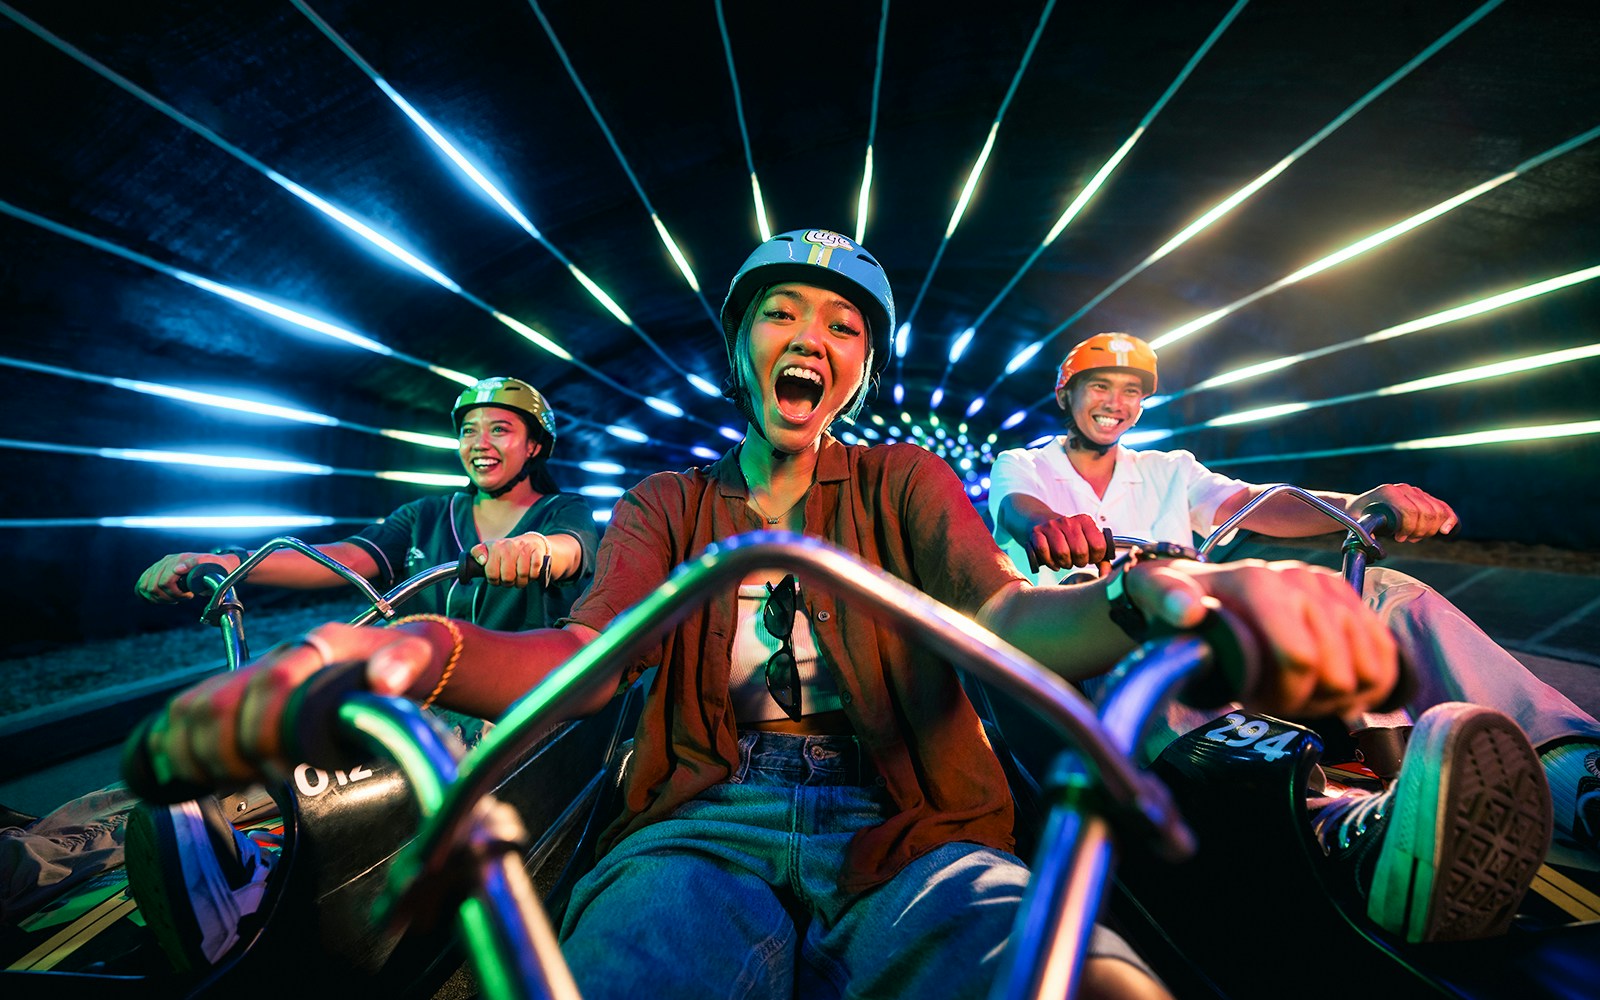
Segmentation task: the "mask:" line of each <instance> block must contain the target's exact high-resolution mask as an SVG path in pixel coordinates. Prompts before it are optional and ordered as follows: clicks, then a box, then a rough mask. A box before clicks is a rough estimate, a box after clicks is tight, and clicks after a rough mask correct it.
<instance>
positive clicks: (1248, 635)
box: [1179, 598, 1264, 708]
mask: <svg viewBox="0 0 1600 1000" xmlns="http://www.w3.org/2000/svg"><path fill="white" fill-rule="evenodd" d="M1207 603H1208V604H1209V605H1210V611H1208V612H1207V614H1206V617H1205V620H1204V621H1202V622H1201V623H1200V626H1199V627H1198V628H1196V629H1194V630H1193V631H1194V634H1195V635H1197V636H1199V637H1200V638H1201V639H1202V640H1204V641H1205V643H1206V645H1207V646H1209V647H1211V669H1209V670H1207V671H1205V672H1204V673H1202V674H1200V675H1199V676H1198V677H1196V678H1194V679H1193V680H1191V681H1190V682H1189V683H1188V684H1187V685H1186V686H1185V687H1184V689H1183V692H1182V693H1181V694H1180V695H1179V699H1180V700H1181V701H1183V703H1184V704H1186V705H1193V706H1195V707H1197V708H1214V707H1215V706H1217V705H1223V704H1226V703H1228V702H1230V701H1244V700H1246V699H1248V698H1249V697H1250V696H1251V695H1252V694H1254V693H1255V692H1256V688H1257V687H1258V686H1259V685H1260V683H1261V664H1262V661H1263V659H1264V653H1263V647H1262V643H1261V639H1260V638H1259V637H1258V636H1257V635H1256V633H1255V632H1254V631H1253V630H1251V628H1250V626H1248V625H1246V624H1245V623H1244V621H1243V619H1241V618H1239V617H1237V616H1236V615H1234V614H1233V613H1232V612H1231V611H1225V610H1223V608H1222V607H1221V606H1220V605H1218V604H1216V603H1214V602H1211V601H1210V599H1209V598H1208V599H1207Z"/></svg>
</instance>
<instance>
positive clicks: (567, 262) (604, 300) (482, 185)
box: [289, 0, 711, 398]
mask: <svg viewBox="0 0 1600 1000" xmlns="http://www.w3.org/2000/svg"><path fill="white" fill-rule="evenodd" d="M289 2H290V3H292V4H294V6H295V9H297V10H299V11H300V13H302V14H304V15H305V17H306V19H307V20H309V21H310V22H311V23H312V25H313V26H315V27H316V29H317V30H318V31H320V32H322V34H323V35H324V36H325V37H326V38H327V39H328V40H329V41H330V42H332V43H333V44H334V46H335V47H336V48H338V49H339V51H340V52H342V53H344V55H345V57H346V58H347V59H349V60H350V61H351V62H352V63H354V64H355V66H356V68H357V69H359V70H361V72H362V73H364V74H365V75H366V76H367V78H368V79H370V80H371V81H372V82H373V84H374V85H375V86H377V87H378V89H379V90H381V91H382V92H383V93H384V95H385V96H387V97H388V98H389V100H390V101H392V102H393V103H394V105H395V106H396V107H398V108H399V109H400V110H401V112H403V113H404V114H405V116H406V117H407V118H409V119H410V120H411V122H412V124H414V125H416V126H417V128H418V129H419V130H420V131H421V132H422V134H423V135H425V136H427V138H428V140H429V141H430V142H432V143H433V144H434V145H435V146H436V147H438V149H439V150H440V151H441V152H443V153H444V154H445V155H446V156H447V157H448V158H449V159H450V161H451V162H453V163H454V164H456V166H457V167H459V168H460V169H461V170H462V172H463V173H465V174H466V175H467V177H468V179H470V180H471V181H472V182H473V183H474V184H475V185H477V187H478V188H479V189H481V190H482V191H483V192H484V193H486V194H488V195H489V197H490V199H491V200H492V201H494V203H495V204H496V205H499V206H500V208H501V209H502V210H503V211H505V213H506V214H507V215H508V216H509V217H510V218H511V219H512V221H514V222H516V223H517V224H518V225H519V226H520V227H522V229H523V231H524V232H526V233H527V234H528V235H529V236H531V237H533V239H534V240H536V241H537V242H538V243H539V245H540V246H542V247H544V248H545V249H546V250H548V251H549V252H550V254H551V255H552V256H554V257H555V258H556V260H558V261H559V262H560V263H561V265H562V266H563V267H565V268H566V269H567V271H568V272H569V273H570V274H571V275H572V276H573V278H574V279H576V280H577V282H578V283H579V284H580V285H582V286H583V288H584V290H585V291H587V292H588V293H589V294H590V295H591V296H592V297H593V298H594V300H595V301H596V302H598V303H600V305H601V306H602V307H603V308H604V309H605V310H606V311H607V312H608V313H610V314H611V315H612V316H614V317H615V318H616V319H617V321H618V322H620V323H622V324H623V325H624V326H626V327H628V328H629V329H630V330H632V331H633V332H634V333H635V334H636V335H638V337H639V338H640V339H641V340H643V341H644V343H645V344H646V345H647V346H648V347H649V348H650V349H651V350H652V351H654V352H655V354H656V356H657V357H659V358H661V360H662V361H663V362H665V363H666V364H667V366H668V367H670V368H672V369H673V370H674V371H676V372H678V373H679V374H681V375H683V376H685V377H686V378H689V381H690V383H691V384H692V385H694V386H695V387H696V388H697V389H699V388H700V381H696V379H695V378H693V377H690V373H689V372H687V371H685V370H684V369H683V368H682V367H681V366H680V365H679V364H678V362H677V360H676V359H675V358H673V357H672V356H671V355H670V354H668V353H667V352H666V351H665V350H664V349H662V347H661V345H660V344H658V343H656V341H655V340H654V339H653V338H652V337H651V336H650V335H649V334H648V333H646V332H645V331H644V329H643V328H641V327H640V326H639V325H638V324H637V323H635V322H634V321H633V320H632V318H630V317H629V316H628V314H627V312H625V311H624V310H623V308H622V307H621V306H620V305H618V304H617V302H616V300H615V299H613V298H612V297H611V296H610V295H608V294H607V293H606V292H605V291H604V290H603V289H602V288H601V287H600V286H599V285H598V284H596V283H595V282H594V280H593V279H591V278H590V277H589V276H588V275H587V274H585V273H584V272H583V270H582V269H581V268H579V267H578V265H576V264H574V263H573V262H572V261H571V259H569V258H568V257H567V255H566V254H564V253H562V252H561V249H560V248H559V247H557V246H556V245H555V244H554V243H552V242H550V240H549V239H547V238H546V237H545V235H544V234H543V233H541V232H540V231H539V230H538V229H537V228H536V227H535V226H534V225H533V223H531V222H529V221H528V218H527V216H526V215H524V214H523V213H522V212H521V211H520V210H518V209H517V208H516V206H515V205H514V204H513V203H512V201H511V199H510V198H508V197H507V196H506V195H505V194H504V193H502V192H501V191H500V190H499V188H497V187H495V185H494V184H493V183H492V182H490V180H489V179H488V178H487V177H485V176H484V174H483V172H482V171H480V170H478V169H477V168H476V167H475V166H473V165H472V164H471V163H470V162H469V161H468V160H467V158H466V157H465V156H464V155H463V154H462V153H461V151H460V150H458V149H456V147H455V145H454V144H453V143H451V142H450V140H448V139H446V138H445V137H444V134H443V133H441V132H440V131H439V130H438V129H437V128H435V127H434V126H433V124H432V123H430V122H429V121H428V120H427V119H426V118H424V117H423V116H422V114H421V112H419V111H417V109H416V108H415V107H414V106H413V105H412V104H411V103H410V102H409V101H407V100H406V99H405V98H404V97H402V96H401V95H400V93H399V91H397V90H395V89H394V87H393V86H391V85H390V84H389V82H388V81H387V80H385V79H384V78H383V76H382V75H380V74H379V73H378V71H377V70H376V69H375V68H374V67H373V66H372V64H371V63H369V62H367V60H366V59H365V58H364V57H363V56H362V55H361V54H360V53H359V52H357V51H356V50H355V47H354V46H352V45H351V44H350V43H349V42H347V41H345V39H344V37H343V36H341V35H340V34H339V33H338V32H337V31H335V30H334V28H333V26H332V25H330V24H329V23H328V22H327V21H325V20H323V19H322V17H321V16H320V15H319V14H317V12H316V11H314V10H312V9H311V7H310V5H309V4H307V3H306V2H305V0H289ZM530 3H531V4H532V6H533V11H534V14H535V16H537V17H538V18H539V20H540V22H541V23H542V24H544V25H545V32H546V34H548V35H549V36H550V41H551V42H552V43H553V44H554V45H555V48H556V52H557V54H558V55H559V56H560V57H561V61H562V63H563V64H565V65H566V67H567V72H568V74H569V75H570V76H571V77H572V81H573V83H574V84H576V85H577V87H578V92H579V93H580V94H581V95H582V97H583V99H584V101H585V103H587V104H588V105H589V110H590V112H591V113H593V114H594V116H595V120H596V121H597V122H599V124H600V128H601V130H602V131H603V132H604V133H605V135H606V139H607V141H609V142H611V148H612V149H613V150H614V151H615V152H616V154H617V157H618V158H619V159H622V166H623V169H624V170H625V171H626V172H627V174H628V176H629V178H630V179H633V171H632V170H631V169H630V168H629V166H628V163H627V161H626V160H625V159H623V158H622V151H621V150H620V149H619V148H618V147H617V145H616V142H615V141H614V140H612V138H611V131H610V129H609V128H607V127H606V124H605V121H604V120H603V119H601V117H600V112H599V111H598V110H597V109H596V108H595V106H594V102H593V101H591V100H590V99H589V92H588V91H587V90H586V89H585V88H584V86H583V84H582V83H581V82H580V81H579V80H578V77H577V73H576V71H574V70H573V68H572V64H571V63H570V62H568V60H567V54H566V50H565V49H563V48H562V47H561V43H560V42H559V41H558V40H557V39H556V37H555V33H554V31H552V30H551V29H550V26H549V23H548V22H547V21H545V18H544V13H543V11H541V10H540V9H539V6H538V4H537V3H533V0H530ZM634 187H635V189H636V190H638V192H639V196H640V198H642V199H644V202H645V207H646V208H647V209H648V210H649V212H650V217H651V218H652V219H653V220H654V221H655V225H656V229H657V231H658V232H659V233H660V235H661V238H662V240H663V241H664V242H665V243H666V245H667V248H668V250H669V251H670V252H671V254H672V257H673V260H674V261H676V262H677V264H678V266H679V268H680V269H681V270H682V271H683V272H684V277H685V278H686V279H687V280H688V282H689V285H690V287H691V288H692V289H694V291H695V293H696V295H697V296H698V297H699V298H700V301H701V304H702V305H705V307H706V310H707V311H708V312H709V311H710V308H711V307H710V305H709V304H707V303H706V302H705V296H703V295H700V294H699V284H698V282H696V281H695V279H694V274H693V272H692V271H690V270H689V264H688V261H687V260H685V259H684V257H683V254H682V252H680V251H679V250H678V248H677V245H676V244H675V243H673V241H672V237H671V236H670V235H669V234H668V233H667V230H666V226H665V225H664V224H662V222H661V220H660V219H659V218H658V217H657V216H656V213H655V210H654V209H653V208H651V207H650V201H649V199H648V198H645V195H644V190H643V188H640V187H639V184H638V181H637V180H636V179H635V180H634ZM462 294H466V293H462ZM469 298H471V296H469ZM472 301H473V302H474V303H475V304H478V305H480V307H482V308H484V309H486V310H488V311H489V312H491V313H492V314H493V315H494V316H495V317H496V318H499V319H502V321H504V320H505V319H506V317H504V316H503V315H502V314H501V313H500V312H498V311H497V310H493V309H491V308H490V307H488V306H487V305H485V304H483V303H481V302H479V301H478V300H477V299H476V298H473V299H472ZM508 325H510V324H508ZM514 328H517V327H514ZM518 332H522V330H521V329H519V331H518ZM535 342H536V343H537V341H535ZM563 360H566V361H572V360H573V359H572V357H571V356H570V355H567V356H566V357H564V358H563ZM574 363H576V362H574ZM579 367H581V368H584V370H585V371H588V372H589V373H590V374H595V372H594V371H593V370H592V369H589V368H588V367H587V366H584V365H581V364H580V365H579ZM701 381H703V380H701ZM610 384H612V385H613V387H616V385H615V383H610ZM623 391H625V392H626V391H627V390H626V389H625V388H624V389H623ZM701 391H704V390H703V389H702V390H701ZM629 394H630V395H634V394H632V393H629ZM636 398H637V397H636Z"/></svg>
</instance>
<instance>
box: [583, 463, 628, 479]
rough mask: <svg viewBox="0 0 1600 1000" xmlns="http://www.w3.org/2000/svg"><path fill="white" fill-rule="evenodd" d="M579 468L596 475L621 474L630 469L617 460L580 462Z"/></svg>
mask: <svg viewBox="0 0 1600 1000" xmlns="http://www.w3.org/2000/svg"><path fill="white" fill-rule="evenodd" d="M578 468H580V469H582V470H583V471H584V472H587V473H590V474H592V475H596V476H620V475H622V474H623V473H624V472H627V471H628V470H627V469H626V468H624V467H623V466H621V465H618V464H617V463H616V462H579V463H578Z"/></svg>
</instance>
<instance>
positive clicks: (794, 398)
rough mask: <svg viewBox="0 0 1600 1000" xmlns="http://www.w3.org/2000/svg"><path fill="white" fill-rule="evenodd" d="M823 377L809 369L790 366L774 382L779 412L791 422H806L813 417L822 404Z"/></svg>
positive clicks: (773, 387)
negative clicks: (805, 420)
mask: <svg viewBox="0 0 1600 1000" xmlns="http://www.w3.org/2000/svg"><path fill="white" fill-rule="evenodd" d="M823 388H824V386H823V384H822V376H821V375H819V374H818V373H816V372H814V371H812V370H811V369H809V368H801V367H800V366H799V365H790V366H789V367H788V368H785V369H784V370H783V371H780V372H779V373H778V377H777V378H776V379H774V380H773V383H772V393H773V395H774V396H775V397H776V398H777V401H778V411H779V412H780V413H782V414H783V415H784V416H785V417H788V418H789V419H791V420H797V421H798V420H804V419H806V418H807V417H809V416H811V414H812V413H814V412H815V411H816V409H817V406H818V405H819V404H820V403H821V402H822V393H823Z"/></svg>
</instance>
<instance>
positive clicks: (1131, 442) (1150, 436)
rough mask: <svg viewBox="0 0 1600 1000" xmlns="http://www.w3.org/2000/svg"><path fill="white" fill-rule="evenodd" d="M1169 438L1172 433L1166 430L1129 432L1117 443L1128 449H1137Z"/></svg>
mask: <svg viewBox="0 0 1600 1000" xmlns="http://www.w3.org/2000/svg"><path fill="white" fill-rule="evenodd" d="M1171 436H1172V432H1171V431H1167V430H1147V431H1129V432H1128V433H1126V434H1124V435H1122V437H1121V438H1119V439H1118V440H1117V443H1118V444H1120V445H1123V446H1125V447H1128V448H1137V447H1139V446H1140V445H1146V444H1151V443H1152V442H1155V441H1165V440H1166V439H1167V438H1169V437H1171Z"/></svg>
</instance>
